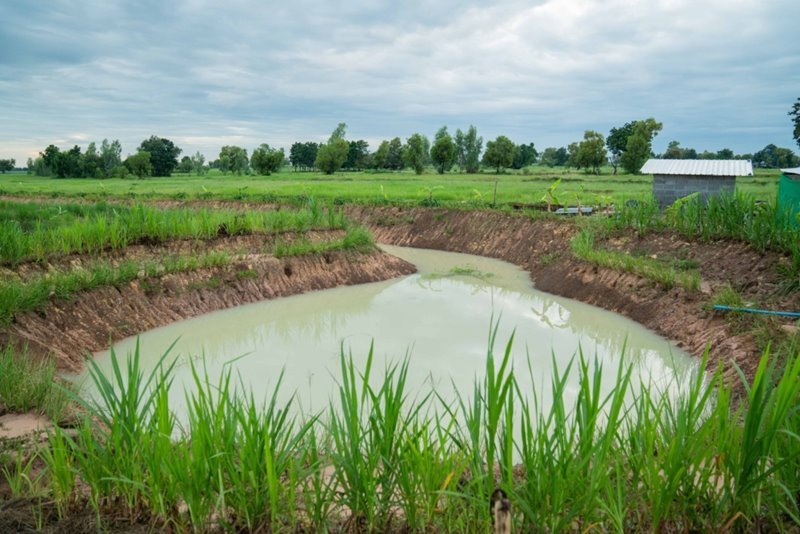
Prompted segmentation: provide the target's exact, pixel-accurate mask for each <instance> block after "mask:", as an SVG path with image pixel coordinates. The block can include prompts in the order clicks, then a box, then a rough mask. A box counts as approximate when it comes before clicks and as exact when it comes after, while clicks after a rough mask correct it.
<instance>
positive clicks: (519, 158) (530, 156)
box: [511, 143, 539, 169]
mask: <svg viewBox="0 0 800 534" xmlns="http://www.w3.org/2000/svg"><path fill="white" fill-rule="evenodd" d="M538 156H539V153H538V152H537V151H536V149H535V148H534V147H533V143H528V144H527V145H526V144H522V145H517V151H516V152H515V154H514V162H513V163H512V164H511V167H512V168H514V169H522V168H524V167H527V166H528V165H533V164H534V163H536V158H537V157H538Z"/></svg>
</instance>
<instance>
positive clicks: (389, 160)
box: [384, 137, 406, 171]
mask: <svg viewBox="0 0 800 534" xmlns="http://www.w3.org/2000/svg"><path fill="white" fill-rule="evenodd" d="M405 166H406V165H405V160H404V158H403V142H402V141H400V138H399V137H395V138H394V139H392V140H391V141H389V144H388V145H387V150H386V163H384V167H385V168H387V169H390V170H393V171H400V170H403V168H404V167H405Z"/></svg>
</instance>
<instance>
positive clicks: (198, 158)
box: [192, 151, 206, 176]
mask: <svg viewBox="0 0 800 534" xmlns="http://www.w3.org/2000/svg"><path fill="white" fill-rule="evenodd" d="M205 162H206V158H205V156H203V155H202V154H201V153H200V151H197V152H196V153H195V155H194V156H192V170H193V171H194V173H195V174H196V175H197V176H200V175H202V174H205V172H206V168H205V166H204V163H205Z"/></svg>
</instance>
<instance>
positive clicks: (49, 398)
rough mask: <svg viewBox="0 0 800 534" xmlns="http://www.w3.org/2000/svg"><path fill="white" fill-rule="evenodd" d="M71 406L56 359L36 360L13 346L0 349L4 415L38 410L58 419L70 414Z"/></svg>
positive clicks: (1, 411)
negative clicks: (17, 350)
mask: <svg viewBox="0 0 800 534" xmlns="http://www.w3.org/2000/svg"><path fill="white" fill-rule="evenodd" d="M69 405H70V398H69V395H68V394H67V392H66V388H65V385H64V384H62V382H61V380H60V379H59V378H58V373H57V371H56V365H55V362H54V361H53V360H34V359H32V358H30V357H29V356H28V354H27V353H26V351H22V352H20V353H18V352H16V351H15V350H14V349H13V348H12V347H11V346H6V347H4V348H2V349H0V415H4V414H6V413H25V412H36V413H40V414H42V415H46V416H47V417H49V418H50V419H52V420H53V421H56V422H58V421H63V420H64V419H65V418H66V417H67V416H68V414H69Z"/></svg>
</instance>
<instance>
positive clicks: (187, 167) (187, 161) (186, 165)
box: [176, 156, 192, 174]
mask: <svg viewBox="0 0 800 534" xmlns="http://www.w3.org/2000/svg"><path fill="white" fill-rule="evenodd" d="M176 170H177V171H178V172H184V173H186V174H191V173H192V158H191V157H190V156H183V157H182V158H181V162H180V163H178V168H177V169H176Z"/></svg>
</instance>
